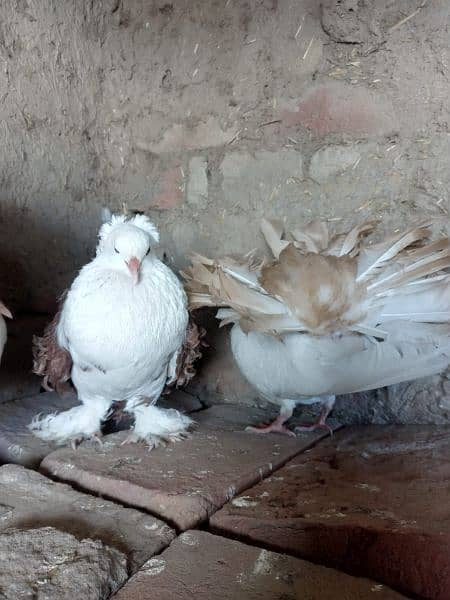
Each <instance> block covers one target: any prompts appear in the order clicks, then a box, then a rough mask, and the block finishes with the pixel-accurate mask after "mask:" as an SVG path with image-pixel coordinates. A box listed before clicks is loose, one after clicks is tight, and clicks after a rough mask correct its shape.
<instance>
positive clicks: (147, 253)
mask: <svg viewBox="0 0 450 600" xmlns="http://www.w3.org/2000/svg"><path fill="white" fill-rule="evenodd" d="M150 250H151V248H149V249H148V250H147V252H146V253H145V256H148V255H149V254H150Z"/></svg>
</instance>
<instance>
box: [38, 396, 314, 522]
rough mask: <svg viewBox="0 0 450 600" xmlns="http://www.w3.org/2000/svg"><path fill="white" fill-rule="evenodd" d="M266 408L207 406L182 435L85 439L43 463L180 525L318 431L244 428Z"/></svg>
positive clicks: (203, 514) (205, 513) (210, 509)
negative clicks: (148, 441) (153, 444)
mask: <svg viewBox="0 0 450 600" xmlns="http://www.w3.org/2000/svg"><path fill="white" fill-rule="evenodd" d="M263 415H264V412H261V411H259V412H258V411H257V410H255V409H250V410H249V409H247V410H245V409H243V408H242V409H241V408H239V407H229V406H228V407H219V406H216V407H213V408H211V409H208V410H205V411H201V412H199V413H195V419H196V420H197V422H198V427H197V429H196V430H195V432H194V433H193V436H192V437H191V438H190V439H188V440H186V441H183V442H180V443H176V444H169V446H167V447H166V448H157V449H155V450H153V451H152V452H148V450H147V448H146V447H145V446H143V445H140V444H127V445H125V446H122V445H121V441H122V440H123V437H124V434H121V433H119V434H113V435H111V436H107V437H105V438H104V439H105V443H104V446H103V448H98V447H97V446H96V445H95V444H94V445H93V444H91V443H84V444H82V445H81V446H80V447H79V448H78V449H77V450H76V451H73V450H72V449H69V448H64V449H61V450H57V451H56V452H53V453H52V454H50V455H48V456H47V457H46V458H45V459H44V461H43V462H42V465H41V468H42V469H44V470H45V471H46V472H49V473H51V474H52V476H54V477H57V478H59V479H62V480H64V481H69V482H72V483H75V484H77V485H79V486H81V487H82V488H84V489H87V490H90V491H93V492H95V493H98V494H102V495H105V496H108V497H110V498H113V499H117V500H119V501H121V502H125V503H127V504H128V505H130V506H136V507H140V508H143V509H145V510H148V511H150V512H151V513H152V514H155V515H158V516H160V517H161V518H163V519H166V520H167V521H169V522H171V523H174V524H175V525H176V526H177V527H178V528H180V529H188V528H190V527H193V526H195V525H197V524H199V523H201V522H202V521H205V520H206V519H207V518H208V517H209V516H210V515H211V514H212V513H214V512H215V511H216V510H217V509H218V508H220V507H221V506H222V505H223V504H224V503H225V502H227V501H228V500H229V499H230V498H232V497H233V496H234V495H235V494H236V493H239V492H240V491H242V490H243V489H245V488H247V487H249V486H251V485H253V484H255V483H256V482H258V481H260V480H261V479H262V478H263V477H266V476H267V475H269V474H270V473H271V472H272V471H273V470H274V469H276V468H277V467H279V466H280V465H282V464H284V463H285V462H286V461H287V460H289V459H290V458H292V457H293V456H295V455H296V454H298V453H299V452H301V451H302V450H304V449H305V448H308V447H309V446H310V445H311V444H313V443H314V442H316V441H317V440H318V439H320V438H321V437H323V436H324V435H325V433H324V432H315V433H313V434H302V435H301V436H298V437H297V439H295V438H289V437H287V436H283V435H279V434H270V435H259V434H255V433H249V432H245V431H244V430H243V429H244V425H245V424H248V423H249V422H254V423H257V422H259V421H260V420H261V418H262V417H263Z"/></svg>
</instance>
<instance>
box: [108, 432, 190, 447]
mask: <svg viewBox="0 0 450 600" xmlns="http://www.w3.org/2000/svg"><path fill="white" fill-rule="evenodd" d="M190 437H191V434H190V433H189V431H177V432H175V433H170V434H167V435H152V434H149V435H148V436H145V437H140V436H139V435H137V434H136V433H135V432H134V431H133V432H131V433H130V434H129V435H128V436H127V437H126V438H125V439H124V440H123V442H122V443H121V444H120V445H121V446H124V445H125V444H132V443H135V444H139V443H140V444H145V445H147V446H148V451H149V452H150V451H151V450H153V449H154V448H158V447H159V446H162V447H166V446H167V445H168V444H169V443H170V442H181V441H183V440H185V439H188V438H190Z"/></svg>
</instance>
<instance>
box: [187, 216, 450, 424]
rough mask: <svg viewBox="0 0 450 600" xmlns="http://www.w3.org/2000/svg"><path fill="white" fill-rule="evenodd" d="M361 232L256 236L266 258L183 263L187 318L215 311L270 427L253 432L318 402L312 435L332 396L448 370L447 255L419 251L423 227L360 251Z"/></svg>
mask: <svg viewBox="0 0 450 600" xmlns="http://www.w3.org/2000/svg"><path fill="white" fill-rule="evenodd" d="M372 228H373V223H369V224H364V225H362V226H359V227H355V228H354V229H352V230H351V231H350V232H349V233H348V234H341V235H337V236H334V237H333V238H330V236H329V232H328V228H327V226H326V224H324V223H320V222H315V223H312V224H311V225H309V226H308V227H306V228H305V229H304V230H297V231H293V232H292V236H291V238H290V239H289V238H283V235H282V234H283V228H282V227H281V225H280V224H279V223H278V222H269V221H263V225H262V231H263V233H264V235H265V238H266V240H267V242H268V244H269V246H270V248H271V250H272V253H273V255H274V257H275V259H274V260H273V261H271V262H270V263H269V262H268V261H267V260H265V259H262V260H257V259H255V257H254V255H248V256H246V257H244V258H241V259H231V258H223V259H218V260H215V261H214V260H210V259H207V258H204V257H201V256H199V255H196V256H194V257H193V266H192V267H191V268H190V269H189V270H188V271H187V272H186V273H185V277H186V279H187V288H188V290H189V295H190V303H191V307H192V308H198V307H200V306H219V307H222V308H221V309H220V310H219V312H218V318H220V319H221V320H222V324H227V323H233V328H232V330H231V347H232V351H233V355H234V357H235V359H236V362H237V364H238V366H239V368H240V370H241V371H242V373H243V374H244V376H245V377H246V378H247V380H248V381H249V382H250V383H251V384H252V385H253V386H254V387H255V388H256V389H257V390H258V392H259V394H260V395H261V396H262V397H263V398H265V399H266V400H268V401H270V402H273V403H275V404H277V405H279V407H280V416H279V417H278V418H277V419H276V420H275V421H274V422H273V423H272V424H271V425H269V426H267V427H262V428H251V429H253V430H255V431H258V432H268V431H279V432H283V433H288V434H290V435H293V432H292V431H290V430H289V429H287V428H286V427H285V426H284V423H285V421H287V420H288V419H289V417H290V416H291V415H292V412H293V409H294V407H295V405H296V404H311V403H313V402H318V401H319V402H321V403H322V405H323V409H322V412H321V415H320V418H319V419H318V421H317V422H316V423H315V424H314V425H313V426H305V427H299V428H298V429H299V430H305V429H312V428H315V427H327V425H326V422H325V420H326V417H327V415H328V413H329V411H330V410H331V408H332V407H333V404H334V400H335V395H337V394H347V393H351V392H358V391H363V390H371V389H375V388H379V387H383V386H387V385H392V384H395V383H400V382H402V381H408V380H412V379H416V378H419V377H425V376H427V375H431V374H435V373H439V372H441V371H443V370H445V369H446V368H447V367H448V365H449V364H450V273H449V271H448V269H449V267H450V246H449V239H448V237H443V238H441V239H439V240H438V241H436V242H433V243H429V242H428V237H429V234H430V229H429V224H425V225H422V226H419V227H416V228H413V229H411V230H410V231H407V232H406V233H404V234H399V235H398V236H396V237H395V238H394V239H391V240H388V241H386V242H383V243H381V244H377V245H366V246H364V247H362V248H361V247H360V241H361V238H362V237H363V236H364V235H365V234H367V233H368V232H369V231H370V230H371V229H372Z"/></svg>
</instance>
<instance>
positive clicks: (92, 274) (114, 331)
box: [30, 215, 192, 447]
mask: <svg viewBox="0 0 450 600" xmlns="http://www.w3.org/2000/svg"><path fill="white" fill-rule="evenodd" d="M158 240H159V234H158V232H157V230H156V228H155V226H154V225H153V224H152V223H151V222H150V221H149V219H148V218H147V217H145V216H143V215H137V216H134V217H133V218H131V219H127V218H126V217H125V216H113V217H112V218H111V220H110V221H109V222H108V223H105V224H104V225H103V226H102V227H101V229H100V232H99V243H98V247H97V254H96V257H95V258H94V259H93V260H92V261H91V262H90V263H89V264H87V265H86V266H84V267H83V268H82V269H81V271H80V273H79V275H78V276H77V278H76V279H75V280H74V282H73V284H72V286H71V288H70V289H69V291H68V293H67V295H66V297H65V300H64V303H63V305H62V308H61V310H60V313H59V314H58V315H57V318H56V320H55V323H54V326H53V330H50V333H47V336H48V338H47V340H45V338H42V340H44V341H45V342H46V345H44V348H43V352H44V354H46V356H45V360H46V367H45V369H41V371H40V374H44V373H46V374H47V375H48V373H49V372H50V371H51V370H52V369H53V371H54V370H55V369H56V370H57V369H58V368H59V367H58V365H61V364H63V367H62V368H61V370H62V371H64V369H65V368H66V365H64V361H65V357H64V354H61V352H63V353H65V355H66V358H67V354H68V355H69V356H70V358H69V365H70V364H71V372H70V376H71V378H72V381H73V383H74V385H75V387H76V390H77V393H78V398H79V400H80V402H81V405H80V406H76V407H74V408H72V409H70V410H68V411H65V412H62V413H59V414H51V415H47V416H44V417H41V416H39V415H38V416H37V417H36V418H35V419H34V420H33V422H32V423H31V424H30V429H31V430H32V431H33V432H34V433H35V434H36V435H37V436H39V437H40V438H42V439H45V440H53V441H56V442H58V443H64V442H67V441H69V440H77V439H80V438H88V437H91V436H96V435H98V433H99V431H100V426H101V423H102V421H103V420H104V419H105V418H106V417H107V416H108V414H109V413H110V410H111V407H112V405H113V403H115V402H124V401H125V408H124V410H125V411H126V412H130V413H132V414H133V415H134V417H135V426H134V434H133V436H132V439H135V440H144V441H146V442H147V443H148V444H149V446H151V447H152V446H156V445H158V443H159V442H160V441H161V440H162V439H163V440H169V439H170V440H175V439H179V438H181V437H183V436H184V435H185V434H186V431H187V429H188V428H189V426H190V425H191V423H192V421H191V419H190V418H189V417H187V416H185V415H182V414H180V413H179V412H178V411H176V410H173V409H171V410H167V409H166V410H164V409H160V408H158V407H156V406H153V405H154V404H155V403H156V402H157V400H158V398H159V396H160V394H161V392H162V390H163V388H164V386H165V385H166V384H167V383H168V382H170V381H171V380H173V379H174V378H175V377H176V367H177V358H178V356H179V353H180V352H181V350H182V346H183V343H184V340H185V337H186V329H187V325H188V312H187V308H186V304H187V300H186V296H185V293H184V290H183V286H182V284H181V283H180V282H179V280H178V279H177V277H176V276H175V275H174V274H173V273H172V271H171V270H170V269H169V268H168V267H167V266H165V265H164V264H163V263H162V262H161V261H160V260H159V259H158V258H157V257H156V255H155V254H154V252H153V251H152V249H153V246H155V245H156V244H157V242H158ZM52 332H53V338H54V337H55V335H54V334H56V339H57V344H56V349H55V344H54V339H53V340H52ZM38 342H39V340H38ZM52 344H53V346H52ZM41 350H42V348H41ZM38 372H39V369H38ZM68 376H69V375H68V374H66V375H65V376H64V374H63V373H61V374H60V375H58V376H55V374H54V373H53V379H57V378H58V377H59V379H60V380H61V381H64V380H65V379H68Z"/></svg>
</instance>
